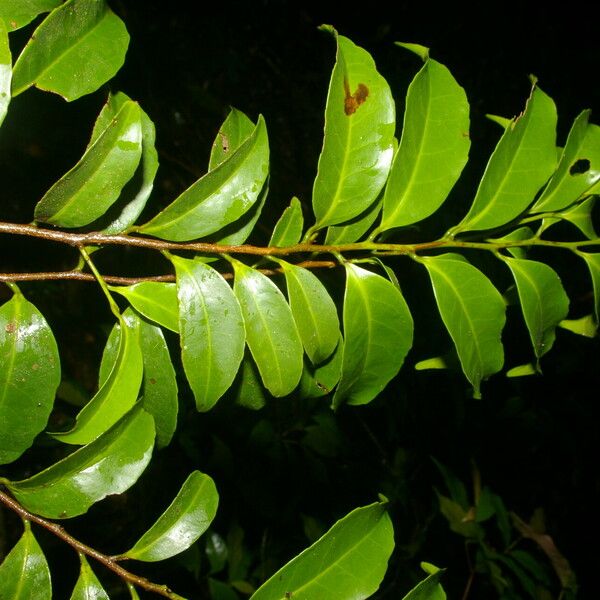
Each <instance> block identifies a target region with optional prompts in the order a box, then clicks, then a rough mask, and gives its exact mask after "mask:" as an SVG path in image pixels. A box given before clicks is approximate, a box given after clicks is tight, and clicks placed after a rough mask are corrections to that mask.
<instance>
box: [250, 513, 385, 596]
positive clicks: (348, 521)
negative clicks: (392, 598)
mask: <svg viewBox="0 0 600 600" xmlns="http://www.w3.org/2000/svg"><path fill="white" fill-rule="evenodd" d="M393 548H394V532H393V528H392V523H391V520H390V518H389V516H388V514H387V512H386V510H385V504H384V503H380V502H376V503H375V504H371V505H369V506H363V507H361V508H357V509H355V510H353V511H352V512H351V513H349V514H348V515H346V516H345V517H343V518H342V519H340V520H339V521H338V522H337V523H335V524H334V525H333V527H332V528H331V529H330V530H329V531H328V532H327V533H326V534H325V535H324V536H323V537H321V538H320V539H319V540H317V541H316V542H315V543H314V544H313V545H312V546H310V547H309V548H307V549H306V550H304V551H303V552H301V553H300V554H299V555H298V556H296V557H295V558H293V559H292V560H291V561H290V562H289V563H287V564H286V565H285V566H284V567H282V568H281V569H280V570H279V571H277V572H276V573H275V574H274V575H273V576H272V577H271V578H270V579H269V580H268V581H266V582H265V583H264V584H263V585H262V586H261V587H260V588H259V589H258V590H257V591H256V592H255V593H254V594H253V595H252V597H251V600H276V599H277V600H284V599H285V598H293V600H309V599H310V600H313V599H314V598H335V599H336V600H350V599H352V600H360V599H362V598H368V597H369V596H371V595H372V594H373V593H374V592H375V591H376V590H377V589H378V588H379V585H380V583H381V580H382V579H383V576H384V574H385V571H386V568H387V561H388V559H389V557H390V554H391V553H392V550H393Z"/></svg>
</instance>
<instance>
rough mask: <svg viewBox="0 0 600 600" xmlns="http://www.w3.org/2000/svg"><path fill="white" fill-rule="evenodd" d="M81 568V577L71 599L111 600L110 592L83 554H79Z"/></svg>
mask: <svg viewBox="0 0 600 600" xmlns="http://www.w3.org/2000/svg"><path fill="white" fill-rule="evenodd" d="M79 560H80V562H81V569H80V571H79V578H78V579H77V583H76V584H75V588H74V589H73V593H72V594H71V600H109V598H108V594H107V593H106V591H105V590H104V588H103V587H102V584H101V583H100V582H99V581H98V578H97V577H96V575H95V573H94V571H92V568H91V567H90V565H89V563H88V561H87V560H86V558H85V556H84V555H83V554H81V553H80V554H79Z"/></svg>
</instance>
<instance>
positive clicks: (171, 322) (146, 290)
mask: <svg viewBox="0 0 600 600" xmlns="http://www.w3.org/2000/svg"><path fill="white" fill-rule="evenodd" d="M108 287H109V289H110V290H111V291H113V292H117V293H118V294H121V296H124V297H125V298H127V301H128V302H129V304H131V306H133V308H135V310H137V311H138V312H139V313H141V314H142V315H144V317H146V318H147V319H150V320H151V321H154V322H155V323H158V324H159V325H162V326H163V327H166V328H167V329H170V330H171V331H174V332H175V333H179V304H178V302H177V285H176V284H175V283H163V282H161V281H142V282H140V283H135V284H133V285H129V286H121V285H118V286H117V285H115V286H108Z"/></svg>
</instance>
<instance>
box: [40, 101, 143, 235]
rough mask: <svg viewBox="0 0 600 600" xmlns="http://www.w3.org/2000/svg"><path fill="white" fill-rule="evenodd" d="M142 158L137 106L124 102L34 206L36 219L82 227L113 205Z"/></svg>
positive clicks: (64, 225)
mask: <svg viewBox="0 0 600 600" xmlns="http://www.w3.org/2000/svg"><path fill="white" fill-rule="evenodd" d="M141 155H142V124H141V113H140V107H139V106H138V105H137V104H136V103H135V102H131V101H129V102H125V103H124V104H123V107H122V108H121V110H120V111H119V113H118V114H117V116H116V117H115V118H114V119H112V121H111V122H110V125H109V126H108V127H107V128H106V129H105V130H104V131H103V133H102V135H100V137H99V138H98V139H97V140H96V142H95V143H94V144H92V145H91V146H90V147H89V148H88V149H87V150H86V152H85V154H84V155H83V156H82V157H81V160H80V161H79V162H78V163H77V164H76V165H75V166H74V167H73V168H72V169H71V170H70V171H69V172H68V173H66V174H65V175H63V177H61V178H60V179H59V180H58V181H57V182H56V183H55V184H54V185H53V186H52V187H51V188H50V189H49V190H48V191H47V192H46V193H45V194H44V197H43V198H42V199H41V200H40V201H39V202H38V203H37V205H36V207H35V220H36V221H38V222H42V223H51V224H52V225H60V226H62V227H82V226H83V225H87V224H88V223H91V222H92V221H95V220H96V219H98V218H99V217H101V216H102V215H104V213H105V212H106V211H107V210H108V209H109V208H110V207H111V206H112V205H113V204H114V202H115V201H116V200H117V198H118V197H119V195H120V194H121V190H122V189H123V187H124V186H125V184H126V183H127V182H128V181H129V180H130V179H131V178H132V176H133V174H134V173H135V171H136V169H137V166H138V164H139V162H140V157H141Z"/></svg>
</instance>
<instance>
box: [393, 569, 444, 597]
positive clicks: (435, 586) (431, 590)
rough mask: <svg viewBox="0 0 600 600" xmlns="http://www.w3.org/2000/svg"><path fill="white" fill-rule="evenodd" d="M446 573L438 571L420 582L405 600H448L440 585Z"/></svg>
mask: <svg viewBox="0 0 600 600" xmlns="http://www.w3.org/2000/svg"><path fill="white" fill-rule="evenodd" d="M443 575H444V571H442V570H441V569H440V570H437V571H435V572H434V573H431V574H430V575H428V576H427V577H426V578H425V579H424V580H423V581H421V582H419V583H418V584H417V585H416V586H415V587H414V588H413V589H412V590H410V592H408V594H406V596H404V598H403V600H446V593H445V592H444V590H443V589H442V586H441V585H440V581H441V579H442V576H443Z"/></svg>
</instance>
